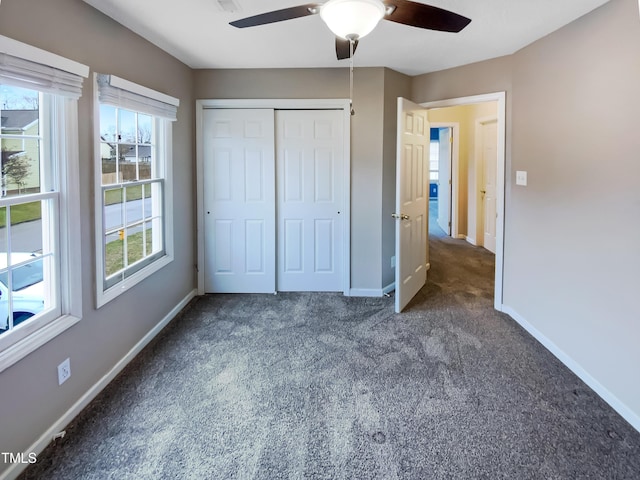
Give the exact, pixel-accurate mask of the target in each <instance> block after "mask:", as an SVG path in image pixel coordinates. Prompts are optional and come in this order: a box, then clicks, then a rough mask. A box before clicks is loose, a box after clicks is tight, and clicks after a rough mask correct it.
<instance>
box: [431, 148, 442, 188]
mask: <svg viewBox="0 0 640 480" xmlns="http://www.w3.org/2000/svg"><path fill="white" fill-rule="evenodd" d="M439 165H440V142H439V141H438V140H431V142H430V144H429V181H430V182H431V183H438V171H439Z"/></svg>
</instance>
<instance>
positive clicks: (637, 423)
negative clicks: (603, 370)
mask: <svg viewBox="0 0 640 480" xmlns="http://www.w3.org/2000/svg"><path fill="white" fill-rule="evenodd" d="M502 311H503V312H504V313H506V314H507V315H509V316H510V317H511V318H513V319H514V320H515V321H516V322H518V324H520V326H521V327H522V328H524V329H525V330H526V331H527V332H529V333H530V334H531V335H532V336H533V337H534V338H535V339H536V340H537V341H538V342H540V343H541V344H542V345H543V346H544V347H545V348H546V349H547V350H549V351H550V352H551V353H552V354H553V355H554V356H555V357H556V358H557V359H558V360H560V361H561V362H562V363H563V364H564V365H565V366H566V367H567V368H568V369H569V370H571V371H572V372H573V373H575V374H576V375H577V376H578V377H579V378H580V379H581V380H582V381H583V382H584V383H586V384H587V385H588V386H589V388H591V389H592V390H593V391H594V392H596V393H597V394H598V395H599V396H600V398H602V399H603V400H604V401H605V402H607V403H608V404H609V406H611V408H613V409H614V410H615V411H616V412H618V413H619V414H620V415H621V416H622V418H624V419H625V420H626V421H627V422H629V423H630V424H631V426H632V427H633V428H635V429H636V430H638V432H640V415H638V414H637V413H636V412H634V411H633V410H632V409H631V408H629V407H628V406H627V405H626V404H625V403H624V402H622V401H621V400H620V399H619V398H618V397H616V396H615V395H614V394H613V393H611V391H609V389H607V388H606V387H605V386H603V385H602V384H601V383H600V382H599V381H598V380H596V379H595V378H594V377H592V376H591V374H590V373H589V372H587V371H586V370H585V369H584V368H582V366H580V364H579V363H578V362H576V361H575V360H574V359H573V358H571V357H570V356H569V355H567V353H565V352H564V351H563V350H562V349H561V348H560V347H558V346H557V345H556V344H555V343H554V342H552V341H551V340H550V339H549V338H548V337H546V336H545V335H544V334H543V333H542V332H540V330H538V329H537V328H536V327H534V326H533V325H532V324H531V323H529V322H528V321H527V320H525V318H524V317H523V316H522V315H520V314H519V313H518V312H516V311H515V310H514V309H513V308H511V307H509V306H507V305H503V306H502Z"/></svg>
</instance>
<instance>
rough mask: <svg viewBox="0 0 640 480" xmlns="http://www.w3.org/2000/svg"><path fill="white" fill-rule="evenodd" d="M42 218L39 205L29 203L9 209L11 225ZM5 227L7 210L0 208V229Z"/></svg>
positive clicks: (37, 203)
mask: <svg viewBox="0 0 640 480" xmlns="http://www.w3.org/2000/svg"><path fill="white" fill-rule="evenodd" d="M40 218H42V211H41V203H40V202H31V203H23V204H21V205H14V206H12V207H11V225H16V224H18V223H22V222H30V221H31V220H38V219H40ZM6 226H7V208H6V207H5V208H0V228H2V227H6Z"/></svg>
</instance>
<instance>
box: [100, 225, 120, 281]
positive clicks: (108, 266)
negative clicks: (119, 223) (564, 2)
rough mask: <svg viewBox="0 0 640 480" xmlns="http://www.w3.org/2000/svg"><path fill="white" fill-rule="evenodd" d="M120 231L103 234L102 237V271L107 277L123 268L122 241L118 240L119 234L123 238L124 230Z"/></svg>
mask: <svg viewBox="0 0 640 480" xmlns="http://www.w3.org/2000/svg"><path fill="white" fill-rule="evenodd" d="M121 232H122V234H120V232H115V233H112V234H108V235H105V238H104V251H105V255H104V263H105V265H104V271H105V274H106V276H107V277H110V276H111V275H113V274H114V273H117V272H119V271H120V270H122V269H123V268H124V242H123V240H120V235H122V238H124V230H121Z"/></svg>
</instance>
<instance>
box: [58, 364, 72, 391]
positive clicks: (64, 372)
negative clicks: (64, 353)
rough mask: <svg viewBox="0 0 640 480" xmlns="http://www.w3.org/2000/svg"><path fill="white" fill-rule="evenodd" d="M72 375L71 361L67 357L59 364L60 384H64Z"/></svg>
mask: <svg viewBox="0 0 640 480" xmlns="http://www.w3.org/2000/svg"><path fill="white" fill-rule="evenodd" d="M70 376H71V362H70V361H69V359H68V358H67V359H66V360H65V361H64V362H62V363H61V364H60V365H58V385H62V384H63V383H64V382H66V381H67V380H68V379H69V377H70Z"/></svg>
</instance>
